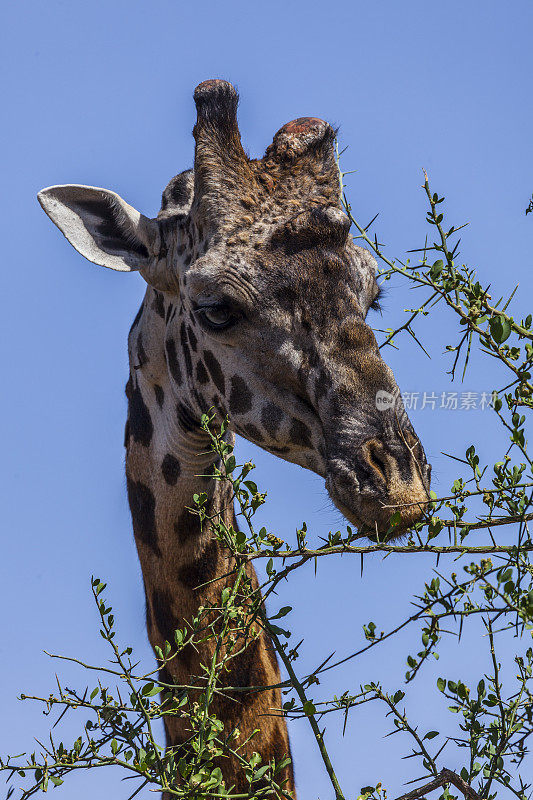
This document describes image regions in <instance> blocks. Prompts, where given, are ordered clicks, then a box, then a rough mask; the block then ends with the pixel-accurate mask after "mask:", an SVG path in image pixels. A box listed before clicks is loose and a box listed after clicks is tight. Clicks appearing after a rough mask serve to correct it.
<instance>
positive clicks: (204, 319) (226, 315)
mask: <svg viewBox="0 0 533 800" xmlns="http://www.w3.org/2000/svg"><path fill="white" fill-rule="evenodd" d="M198 317H199V319H200V322H201V323H203V325H204V326H205V327H206V328H209V329H211V330H222V329H223V328H229V327H231V326H232V325H234V324H235V322H237V319H238V317H237V315H236V314H235V313H234V312H233V311H232V310H231V309H230V308H228V306H225V305H219V306H205V307H204V308H200V309H198Z"/></svg>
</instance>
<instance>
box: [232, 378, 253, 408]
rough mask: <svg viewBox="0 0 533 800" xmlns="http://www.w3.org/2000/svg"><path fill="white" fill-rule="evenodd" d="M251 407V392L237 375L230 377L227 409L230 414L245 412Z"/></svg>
mask: <svg viewBox="0 0 533 800" xmlns="http://www.w3.org/2000/svg"><path fill="white" fill-rule="evenodd" d="M251 407H252V393H251V391H250V390H249V389H248V386H247V385H246V383H245V381H243V379H242V378H241V377H239V375H234V376H233V378H232V379H231V392H230V396H229V410H230V411H231V413H232V414H245V413H246V412H247V411H249V410H250V409H251Z"/></svg>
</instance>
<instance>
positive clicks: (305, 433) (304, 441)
mask: <svg viewBox="0 0 533 800" xmlns="http://www.w3.org/2000/svg"><path fill="white" fill-rule="evenodd" d="M289 439H290V440H291V442H293V444H298V445H300V447H309V448H311V447H312V446H313V445H312V442H311V431H310V430H309V428H308V427H307V425H306V424H305V422H302V421H301V420H300V419H296V418H295V417H293V420H292V422H291V427H290V430H289Z"/></svg>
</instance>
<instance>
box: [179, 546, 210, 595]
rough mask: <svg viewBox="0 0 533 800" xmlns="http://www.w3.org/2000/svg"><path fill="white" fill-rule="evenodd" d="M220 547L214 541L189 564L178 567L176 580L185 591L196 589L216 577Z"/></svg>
mask: <svg viewBox="0 0 533 800" xmlns="http://www.w3.org/2000/svg"><path fill="white" fill-rule="evenodd" d="M219 552H220V545H219V543H218V542H217V541H216V540H213V541H212V542H210V543H209V544H208V545H207V547H206V548H205V550H204V551H203V553H202V554H201V555H200V556H198V558H196V559H195V561H193V562H191V563H190V564H185V565H184V566H183V567H180V569H179V570H178V573H177V577H178V580H179V581H180V583H182V584H183V586H185V587H187V589H196V587H198V586H201V585H202V584H203V583H206V582H207V581H211V580H213V578H215V577H216V573H217V566H218V554H219Z"/></svg>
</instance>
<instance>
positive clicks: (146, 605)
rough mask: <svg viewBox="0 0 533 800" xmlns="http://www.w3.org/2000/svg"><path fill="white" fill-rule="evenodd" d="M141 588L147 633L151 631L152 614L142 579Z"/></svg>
mask: <svg viewBox="0 0 533 800" xmlns="http://www.w3.org/2000/svg"><path fill="white" fill-rule="evenodd" d="M143 588H144V613H145V616H146V630H147V631H148V635H150V633H151V632H152V614H151V612H150V604H149V602H148V593H147V591H146V583H145V582H144V580H143Z"/></svg>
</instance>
